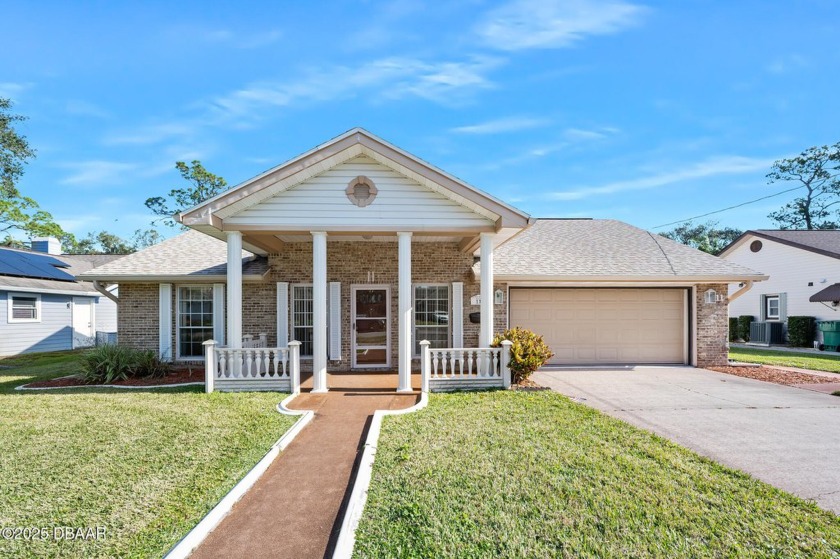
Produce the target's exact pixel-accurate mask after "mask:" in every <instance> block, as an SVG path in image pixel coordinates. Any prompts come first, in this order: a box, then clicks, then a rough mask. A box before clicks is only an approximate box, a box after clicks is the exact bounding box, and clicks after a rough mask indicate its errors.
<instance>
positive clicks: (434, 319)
mask: <svg viewBox="0 0 840 559" xmlns="http://www.w3.org/2000/svg"><path fill="white" fill-rule="evenodd" d="M414 327H415V331H414V352H415V353H417V354H419V353H420V342H421V341H422V340H428V341H429V342H431V347H433V348H443V347H448V346H449V338H450V336H449V286H447V285H433V286H417V287H415V289H414Z"/></svg>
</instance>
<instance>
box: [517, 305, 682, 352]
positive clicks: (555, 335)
mask: <svg viewBox="0 0 840 559" xmlns="http://www.w3.org/2000/svg"><path fill="white" fill-rule="evenodd" d="M685 297H686V292H685V290H684V289H641V288H615V289H584V288H573V289H571V288H570V289H521V288H514V289H511V292H510V307H511V308H510V322H511V326H521V327H524V328H528V329H530V330H533V331H534V332H536V333H537V334H541V335H542V336H543V338H544V339H545V341H546V343H548V345H549V346H550V347H551V350H552V352H554V354H555V356H554V357H553V358H552V359H551V361H550V363H556V364H599V363H600V364H619V363H682V362H684V359H685V345H686V340H685V332H686V321H687V317H686V316H685Z"/></svg>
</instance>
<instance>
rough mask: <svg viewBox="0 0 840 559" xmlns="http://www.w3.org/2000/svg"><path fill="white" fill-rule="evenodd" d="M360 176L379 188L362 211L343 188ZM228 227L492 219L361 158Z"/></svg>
mask: <svg viewBox="0 0 840 559" xmlns="http://www.w3.org/2000/svg"><path fill="white" fill-rule="evenodd" d="M359 175H364V176H366V177H368V178H370V179H371V180H372V181H373V183H374V184H375V185H376V188H377V189H378V191H379V192H378V194H377V196H376V199H375V200H374V201H373V203H372V204H371V205H369V206H366V207H364V208H359V207H357V206H355V205H354V204H353V203H351V202H350V200H348V199H347V195H346V194H345V189H346V188H347V185H348V184H349V183H350V181H351V180H352V179H354V178H356V177H358V176H359ZM225 223H226V224H231V225H260V224H276V225H285V226H292V227H301V228H306V229H309V230H315V229H317V228H319V227H329V226H360V227H362V226H380V227H381V226H406V227H409V226H410V227H415V228H417V227H427V228H429V229H432V228H443V229H445V228H446V227H447V226H448V227H459V228H462V227H481V226H488V225H492V221H490V220H489V219H487V218H485V217H483V216H481V215H478V214H476V213H475V212H473V211H472V210H470V209H468V208H466V207H464V206H461V205H459V204H457V203H455V202H453V201H452V200H449V199H448V198H446V197H445V196H443V195H441V194H438V193H437V192H433V191H431V190H429V189H428V188H426V187H424V186H422V185H420V184H418V183H417V182H415V181H413V180H411V179H409V178H406V177H404V176H402V175H400V174H398V173H396V172H395V171H393V170H391V169H389V168H388V167H385V166H384V165H381V164H379V163H377V162H376V161H374V160H373V159H371V158H369V157H367V156H364V155H361V156H359V157H356V158H354V159H351V160H350V161H347V162H346V163H342V164H341V165H338V166H336V167H335V168H333V169H330V170H329V171H326V172H324V173H322V174H320V175H318V176H316V177H313V178H311V179H309V180H307V181H304V182H303V183H301V184H299V185H297V186H295V187H292V188H291V189H289V190H287V191H284V192H281V193H280V194H278V195H276V196H274V197H272V198H269V199H267V200H265V201H263V202H260V203H259V204H257V205H256V206H253V207H251V208H248V209H247V210H244V211H242V212H240V213H239V214H237V215H235V216H231V217H228V218H226V219H225Z"/></svg>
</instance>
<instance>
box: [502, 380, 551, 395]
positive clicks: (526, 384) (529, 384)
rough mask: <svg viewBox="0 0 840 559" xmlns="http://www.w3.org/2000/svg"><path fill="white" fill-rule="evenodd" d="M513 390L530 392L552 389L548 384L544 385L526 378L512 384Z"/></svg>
mask: <svg viewBox="0 0 840 559" xmlns="http://www.w3.org/2000/svg"><path fill="white" fill-rule="evenodd" d="M510 389H511V390H527V391H529V392H535V391H538V390H551V389H550V388H549V387H547V386H543V385H541V384H537V383H536V382H534V381H532V380H531V379H527V378H526V379H525V380H523V381H521V382H519V383H517V384H511V385H510Z"/></svg>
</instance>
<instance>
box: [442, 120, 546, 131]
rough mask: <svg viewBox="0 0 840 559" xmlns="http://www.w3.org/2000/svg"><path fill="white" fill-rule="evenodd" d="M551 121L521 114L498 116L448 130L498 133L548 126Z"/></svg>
mask: <svg viewBox="0 0 840 559" xmlns="http://www.w3.org/2000/svg"><path fill="white" fill-rule="evenodd" d="M549 124H551V121H550V120H548V119H545V118H531V117H523V116H513V117H507V118H499V119H496V120H488V121H486V122H481V123H478V124H470V125H468V126H458V127H456V128H451V129H450V132H455V133H457V134H478V135H481V134H499V133H502V132H516V131H518V130H529V129H531V128H540V127H543V126H548V125H549Z"/></svg>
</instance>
